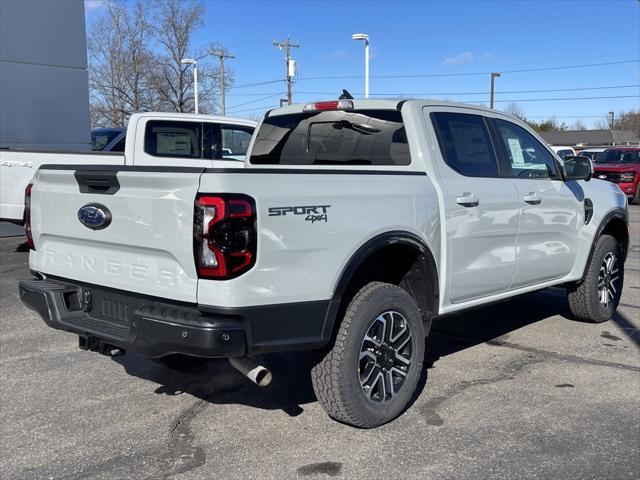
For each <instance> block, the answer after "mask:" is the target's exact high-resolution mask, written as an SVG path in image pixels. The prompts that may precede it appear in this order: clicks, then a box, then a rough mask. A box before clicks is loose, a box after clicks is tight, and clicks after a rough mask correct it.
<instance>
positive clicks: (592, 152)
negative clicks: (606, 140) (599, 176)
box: [577, 148, 606, 162]
mask: <svg viewBox="0 0 640 480" xmlns="http://www.w3.org/2000/svg"><path fill="white" fill-rule="evenodd" d="M605 150H606V148H587V149H585V150H580V151H579V152H578V153H577V154H578V155H580V156H581V157H589V158H590V159H591V161H592V162H595V161H596V155H598V154H599V153H600V152H604V151H605Z"/></svg>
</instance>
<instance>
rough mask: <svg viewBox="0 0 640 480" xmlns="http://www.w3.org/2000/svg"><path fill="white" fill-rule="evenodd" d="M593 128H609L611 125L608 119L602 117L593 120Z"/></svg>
mask: <svg viewBox="0 0 640 480" xmlns="http://www.w3.org/2000/svg"><path fill="white" fill-rule="evenodd" d="M593 128H595V129H596V130H609V129H610V128H611V125H610V124H609V121H608V120H605V119H603V118H601V119H598V120H596V121H595V122H593Z"/></svg>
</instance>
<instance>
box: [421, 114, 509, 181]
mask: <svg viewBox="0 0 640 480" xmlns="http://www.w3.org/2000/svg"><path fill="white" fill-rule="evenodd" d="M431 119H432V121H433V124H434V127H435V129H436V133H437V136H438V143H439V145H440V151H441V152H442V157H443V158H444V161H445V162H446V164H447V165H449V166H450V167H451V168H452V169H453V170H455V171H456V172H458V173H460V174H461V175H464V176H466V177H499V176H500V172H499V170H498V162H497V160H496V155H495V152H494V150H493V145H492V144H491V137H490V135H489V129H488V128H487V125H486V122H485V120H484V118H483V117H482V116H480V115H470V114H467V113H447V112H437V113H432V114H431Z"/></svg>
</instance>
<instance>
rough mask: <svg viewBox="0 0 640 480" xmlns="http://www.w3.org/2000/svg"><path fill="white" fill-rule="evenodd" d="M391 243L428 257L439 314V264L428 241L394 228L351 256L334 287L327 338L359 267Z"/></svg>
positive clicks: (324, 335) (374, 238) (326, 321)
mask: <svg viewBox="0 0 640 480" xmlns="http://www.w3.org/2000/svg"><path fill="white" fill-rule="evenodd" d="M391 245H407V246H411V247H414V248H416V249H417V250H418V251H419V252H420V253H421V254H422V255H423V256H424V258H425V259H426V262H427V268H428V269H429V270H430V271H431V272H432V273H433V275H432V276H431V278H432V280H433V285H432V288H433V292H434V294H435V299H434V310H435V315H437V310H438V305H439V297H440V284H439V272H438V266H437V263H436V261H435V258H434V257H433V254H432V253H431V250H430V249H429V248H428V247H427V245H426V243H425V242H424V241H423V240H422V239H421V238H420V237H419V236H418V235H416V234H414V233H411V232H407V231H402V230H393V231H389V232H385V233H381V234H380V235H377V236H375V237H373V238H371V239H369V240H367V241H366V242H365V243H364V244H362V245H361V246H360V247H359V248H358V249H357V250H356V251H355V253H354V254H353V255H351V258H350V259H349V261H348V262H347V263H346V265H345V266H344V267H343V269H342V272H341V273H340V276H339V277H338V281H337V282H336V284H335V287H334V289H333V295H332V299H331V303H330V305H329V308H328V310H327V315H326V318H325V324H324V328H323V337H324V338H325V339H327V340H329V338H330V337H331V335H332V333H333V329H334V328H333V327H334V325H335V322H336V317H337V315H338V311H339V309H340V305H341V303H342V298H343V296H344V294H345V292H346V290H347V288H348V286H349V284H350V283H351V281H352V279H353V277H354V275H355V273H356V272H357V271H358V269H359V268H360V267H361V266H362V265H363V264H364V262H365V261H366V260H367V259H368V258H369V257H370V256H371V255H373V254H374V253H375V252H377V251H379V250H381V249H383V248H385V247H388V246H391Z"/></svg>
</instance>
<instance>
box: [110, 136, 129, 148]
mask: <svg viewBox="0 0 640 480" xmlns="http://www.w3.org/2000/svg"><path fill="white" fill-rule="evenodd" d="M126 141H127V137H122V138H121V139H120V140H119V141H118V143H116V144H115V145H114V146H113V148H112V149H111V151H112V152H124V144H125V142H126Z"/></svg>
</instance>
